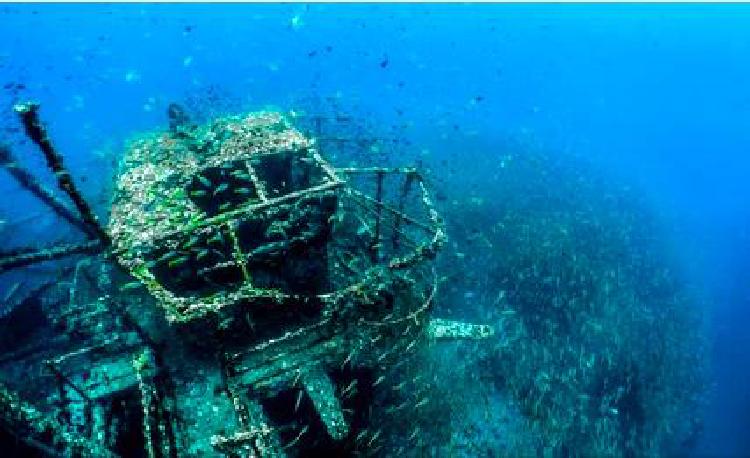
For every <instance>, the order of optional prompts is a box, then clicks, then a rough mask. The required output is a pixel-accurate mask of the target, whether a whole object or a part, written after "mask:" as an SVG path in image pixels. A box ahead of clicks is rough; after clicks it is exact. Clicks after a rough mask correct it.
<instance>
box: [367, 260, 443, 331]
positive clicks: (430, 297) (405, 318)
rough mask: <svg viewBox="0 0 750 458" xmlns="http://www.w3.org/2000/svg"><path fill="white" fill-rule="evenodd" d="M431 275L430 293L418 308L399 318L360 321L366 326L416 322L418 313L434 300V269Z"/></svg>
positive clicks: (435, 286) (423, 311) (424, 310)
mask: <svg viewBox="0 0 750 458" xmlns="http://www.w3.org/2000/svg"><path fill="white" fill-rule="evenodd" d="M432 276H433V278H432V288H431V289H430V294H429V295H428V296H427V298H426V299H425V300H424V302H422V305H420V306H419V308H417V309H415V310H413V311H412V312H410V313H408V314H407V315H406V316H403V317H400V318H394V319H390V320H380V321H367V320H364V319H362V320H360V321H361V322H362V323H363V324H366V325H368V326H392V325H394V324H398V323H403V322H405V321H409V320H414V321H415V322H416V321H417V317H418V316H419V315H421V314H423V313H426V312H427V311H428V310H429V309H430V307H432V303H433V301H434V300H435V296H436V295H437V290H438V281H437V274H436V273H435V271H434V269H433V271H432Z"/></svg>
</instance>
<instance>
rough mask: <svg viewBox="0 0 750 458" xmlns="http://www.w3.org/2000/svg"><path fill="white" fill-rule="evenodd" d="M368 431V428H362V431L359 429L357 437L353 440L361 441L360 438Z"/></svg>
mask: <svg viewBox="0 0 750 458" xmlns="http://www.w3.org/2000/svg"><path fill="white" fill-rule="evenodd" d="M369 432H370V430H368V429H363V430H362V431H360V432H359V434H357V439H356V440H355V442H362V439H364V438H365V436H367V434H369Z"/></svg>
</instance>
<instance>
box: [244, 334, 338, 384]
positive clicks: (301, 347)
mask: <svg viewBox="0 0 750 458" xmlns="http://www.w3.org/2000/svg"><path fill="white" fill-rule="evenodd" d="M329 338H330V337H329V336H326V335H318V336H315V338H314V339H312V340H305V341H303V342H299V343H298V344H297V345H296V346H294V347H292V348H291V349H289V350H287V351H285V352H283V353H276V354H274V355H271V356H270V357H268V358H262V359H261V360H259V361H256V364H254V365H253V364H250V365H247V366H244V365H243V366H240V365H235V366H234V373H235V376H238V375H242V374H244V373H246V372H249V371H251V370H254V369H258V368H260V367H261V366H267V365H268V363H272V362H274V361H276V360H279V359H282V358H287V357H289V356H290V355H291V354H296V353H301V352H303V351H307V350H309V349H310V348H313V347H314V346H315V345H317V344H319V343H321V342H323V341H325V340H328V339H329ZM247 354H249V353H247Z"/></svg>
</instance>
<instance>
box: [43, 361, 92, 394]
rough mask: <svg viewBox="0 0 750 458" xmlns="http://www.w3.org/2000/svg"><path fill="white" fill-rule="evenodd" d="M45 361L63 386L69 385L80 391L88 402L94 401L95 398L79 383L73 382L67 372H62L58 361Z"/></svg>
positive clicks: (77, 391)
mask: <svg viewBox="0 0 750 458" xmlns="http://www.w3.org/2000/svg"><path fill="white" fill-rule="evenodd" d="M44 363H45V365H46V366H47V368H48V369H49V370H50V371H51V372H52V373H53V374H54V375H55V377H56V378H57V380H58V382H59V383H60V384H61V385H63V386H64V385H67V386H69V387H71V388H72V389H73V391H75V392H76V393H78V395H79V396H81V398H83V400H84V401H86V402H87V403H89V404H90V403H92V402H94V401H93V399H91V398H90V397H89V395H88V394H86V393H85V392H84V391H83V390H82V389H80V388H79V387H78V385H76V384H75V383H73V381H72V380H70V378H69V377H67V376H66V375H65V374H63V373H62V371H61V370H60V369H59V368H58V367H57V364H58V362H57V361H51V360H47V361H45V362H44Z"/></svg>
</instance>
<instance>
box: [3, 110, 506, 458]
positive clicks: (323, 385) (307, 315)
mask: <svg viewBox="0 0 750 458" xmlns="http://www.w3.org/2000/svg"><path fill="white" fill-rule="evenodd" d="M38 108H39V107H38V105H36V104H34V103H25V104H21V105H18V106H17V107H16V111H17V112H18V114H19V115H20V118H21V121H22V123H23V125H24V127H25V130H26V133H27V135H28V136H29V137H30V139H31V140H32V141H33V142H34V143H35V144H36V145H37V146H38V147H39V149H40V150H41V151H42V152H43V154H44V157H45V158H46V160H47V164H48V166H49V168H50V169H51V170H52V171H53V172H54V174H55V176H56V179H57V184H58V186H59V188H60V189H61V190H62V191H64V192H65V193H66V194H67V195H68V196H69V197H70V200H71V201H72V203H73V204H74V206H75V211H73V210H71V209H70V208H69V206H68V205H66V204H65V203H63V202H61V201H60V200H59V199H58V198H57V197H56V196H55V195H54V194H53V193H52V192H51V191H49V190H48V189H47V188H45V187H44V186H43V185H41V184H40V183H39V182H38V181H37V180H36V179H35V178H34V176H33V174H31V173H29V172H28V171H27V170H25V169H23V168H22V167H21V166H19V165H18V163H17V162H16V161H15V160H14V158H13V156H12V154H11V152H10V150H9V149H8V148H7V147H0V163H2V165H3V166H4V168H5V169H6V170H7V171H8V172H9V173H10V174H11V175H12V176H13V177H14V178H15V179H16V180H17V181H18V183H20V184H21V185H22V186H23V187H24V188H25V189H27V190H29V191H30V192H32V193H33V194H34V195H35V196H37V197H38V198H39V199H40V200H41V201H42V202H44V203H45V204H47V205H48V206H49V207H50V208H51V209H52V210H53V211H55V212H56V213H57V214H58V215H59V216H60V217H61V218H63V219H65V220H66V221H68V222H70V223H71V224H73V225H74V226H75V227H77V228H79V229H81V230H82V231H83V232H84V233H85V234H86V235H87V237H88V239H87V241H85V242H83V243H80V244H74V245H66V246H55V247H51V248H48V249H44V250H32V249H28V250H16V251H14V252H12V253H4V254H3V255H2V256H1V257H0V272H4V271H8V270H10V269H15V268H19V267H23V266H28V265H30V264H33V263H37V262H42V261H49V260H53V259H60V258H63V257H67V256H70V255H76V254H89V255H94V254H98V255H100V256H87V257H85V258H84V259H83V260H82V261H79V262H78V263H77V264H76V265H75V269H74V271H73V272H72V278H73V280H72V282H71V283H70V284H59V285H44V286H43V287H42V289H44V290H45V292H47V293H49V292H50V291H51V290H53V289H54V288H59V289H61V290H62V291H63V292H64V293H66V294H65V296H64V297H63V298H62V299H58V300H57V301H46V302H43V303H41V305H38V307H39V309H40V310H41V311H42V313H43V314H44V316H45V317H46V320H47V321H48V322H49V323H50V328H51V329H53V330H54V332H53V333H52V335H53V337H50V338H49V339H47V340H45V341H44V342H43V344H42V345H36V346H34V345H31V346H26V347H22V348H17V346H11V347H10V348H7V349H5V350H4V353H2V354H0V365H1V366H2V367H0V370H1V371H2V373H3V374H4V375H5V376H6V377H4V378H7V379H8V380H15V381H16V382H17V383H16V385H18V386H19V387H20V388H17V389H16V391H13V390H11V388H10V387H9V386H8V383H6V384H5V385H4V386H2V387H1V388H0V432H1V433H2V434H1V435H0V436H2V437H5V438H8V437H12V438H14V440H17V441H19V445H17V447H21V448H22V449H23V450H28V451H29V453H31V452H32V451H33V453H34V454H37V455H48V456H60V455H63V456H97V457H99V456H149V457H175V456H215V455H222V454H224V455H227V456H287V455H292V456H294V455H299V454H301V453H304V452H305V451H306V450H307V451H310V450H314V449H315V447H319V448H320V447H329V450H330V449H331V448H335V447H341V449H346V450H349V451H352V450H360V451H363V452H368V451H370V452H373V451H375V450H376V447H375V445H376V439H377V437H375V436H374V435H372V437H370V436H368V434H366V430H365V429H364V425H366V422H367V413H366V412H367V407H368V406H367V402H368V399H369V400H371V398H368V397H367V396H365V395H363V393H367V392H368V391H373V390H376V389H378V386H377V385H378V384H380V383H381V381H382V380H383V378H384V376H385V375H386V374H388V373H389V371H391V370H392V368H393V367H395V366H397V365H398V363H399V361H402V360H404V359H405V358H407V356H408V355H409V354H410V353H411V354H413V353H414V352H415V351H416V349H417V348H418V347H419V346H420V344H422V343H424V342H425V341H429V340H430V339H442V338H448V339H451V338H484V337H487V336H489V335H491V334H492V329H491V328H489V327H488V326H482V325H471V324H467V323H462V322H454V321H448V320H441V319H436V318H430V308H431V305H432V303H433V301H434V299H435V295H436V288H437V281H436V276H435V272H434V268H433V265H432V260H433V258H434V257H435V255H436V253H437V252H438V250H439V249H440V248H441V246H442V245H443V244H444V241H445V234H444V229H443V223H442V221H441V219H440V216H439V215H438V213H437V211H436V210H435V208H434V206H433V203H432V200H431V197H430V193H429V192H428V189H427V186H426V185H425V183H424V181H423V180H422V177H421V176H420V173H419V172H418V171H417V170H416V169H413V168H375V167H373V168H334V167H332V166H331V165H330V164H329V163H328V162H326V160H324V159H323V157H322V156H321V152H320V151H319V150H318V143H316V141H315V140H313V139H311V138H308V137H306V136H304V135H303V134H302V133H301V132H300V131H299V130H297V129H295V128H294V127H292V125H291V124H290V122H289V121H287V119H286V118H285V117H284V116H282V115H280V114H279V113H275V112H257V113H250V114H248V115H245V116H242V117H225V118H217V119H214V120H213V121H212V122H210V123H208V124H205V125H200V126H198V125H193V124H190V122H189V120H188V119H187V117H185V116H182V113H181V111H180V110H179V109H178V107H172V109H170V114H172V115H174V113H177V114H180V116H171V121H172V122H171V123H170V130H169V131H167V132H163V133H156V134H151V135H146V136H143V137H141V138H139V139H138V140H136V141H134V142H133V143H131V144H130V146H129V149H128V151H127V153H126V155H125V157H124V160H123V162H122V166H121V167H122V168H121V171H120V174H119V178H118V181H117V185H116V189H115V192H114V197H113V204H112V209H111V215H110V221H109V225H108V227H107V228H104V227H102V225H101V224H100V223H99V222H98V220H97V218H96V216H95V214H94V212H93V211H92V210H91V208H90V207H89V205H88V204H87V203H86V201H85V200H84V199H83V198H82V197H81V195H80V193H79V192H78V191H77V189H76V187H75V185H74V183H73V180H72V178H71V175H70V173H69V172H68V171H67V170H66V169H65V167H64V165H63V160H62V157H61V156H60V154H59V153H58V152H57V151H56V150H55V148H54V147H53V146H52V143H51V142H50V139H49V137H48V135H47V132H46V130H45V128H44V126H43V125H42V123H41V122H40V121H39V117H38ZM112 260H114V261H116V262H115V263H113V262H110V261H112ZM132 277H134V278H135V281H132V280H133V278H132ZM53 296H54V295H53ZM57 297H58V298H59V297H60V295H59V294H58V295H57ZM17 308H18V309H22V307H20V306H19V307H17ZM6 318H13V317H12V315H11V316H9V317H6ZM23 394H26V395H27V396H26V397H28V395H34V396H35V397H36V399H35V400H36V401H40V402H39V403H38V405H32V404H30V403H29V402H28V401H25V400H22V399H21V397H22V396H21V395H23ZM45 397H46V399H45ZM2 437H0V439H1V438H2Z"/></svg>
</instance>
